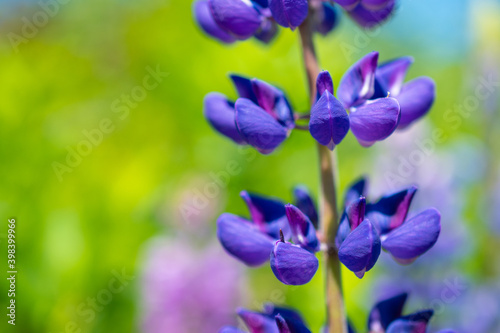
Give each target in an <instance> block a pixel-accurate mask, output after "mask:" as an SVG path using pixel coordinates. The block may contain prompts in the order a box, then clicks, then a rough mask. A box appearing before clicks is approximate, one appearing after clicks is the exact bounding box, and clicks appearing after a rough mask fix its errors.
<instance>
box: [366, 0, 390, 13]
mask: <svg viewBox="0 0 500 333" xmlns="http://www.w3.org/2000/svg"><path fill="white" fill-rule="evenodd" d="M389 1H390V0H361V5H362V6H363V7H365V8H366V9H368V10H371V11H374V10H380V9H383V8H385V7H386V6H387V4H388V3H389Z"/></svg>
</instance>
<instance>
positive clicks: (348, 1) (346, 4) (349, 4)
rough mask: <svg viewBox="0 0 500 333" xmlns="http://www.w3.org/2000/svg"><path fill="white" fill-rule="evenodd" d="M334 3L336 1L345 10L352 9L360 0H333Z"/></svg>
mask: <svg viewBox="0 0 500 333" xmlns="http://www.w3.org/2000/svg"><path fill="white" fill-rule="evenodd" d="M334 1H335V2H336V3H338V4H339V5H340V6H342V8H344V9H345V10H352V9H353V8H354V7H356V6H357V5H358V4H359V2H360V0H334Z"/></svg>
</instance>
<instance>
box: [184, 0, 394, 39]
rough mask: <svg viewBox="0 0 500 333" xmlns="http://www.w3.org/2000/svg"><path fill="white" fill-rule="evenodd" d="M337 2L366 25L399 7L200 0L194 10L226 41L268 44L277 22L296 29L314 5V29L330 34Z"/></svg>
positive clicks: (314, 0)
mask: <svg viewBox="0 0 500 333" xmlns="http://www.w3.org/2000/svg"><path fill="white" fill-rule="evenodd" d="M334 3H337V4H338V5H340V6H341V7H342V8H343V9H344V10H345V11H346V12H347V14H348V15H349V16H350V17H351V18H352V19H353V20H354V21H355V22H356V23H358V24H359V25H360V26H362V27H365V28H371V27H374V26H375V25H377V24H380V23H382V22H384V21H385V20H386V19H387V18H388V17H389V16H390V15H391V13H392V12H393V11H394V8H395V0H335V1H326V0H309V1H308V0H287V1H284V0H197V1H196V2H195V4H194V8H193V12H194V17H195V19H196V21H197V22H198V24H199V26H200V27H201V28H202V29H203V30H204V31H205V32H206V33H207V34H208V35H210V36H211V37H213V38H215V39H217V40H219V41H221V42H223V43H228V44H229V43H233V42H235V41H237V40H246V39H249V38H251V37H255V38H257V39H258V40H260V41H261V42H264V43H266V44H267V43H269V42H271V41H272V40H273V39H274V37H275V36H276V34H277V32H278V27H277V25H280V26H282V27H285V28H290V29H292V30H294V29H295V28H297V27H298V26H299V25H300V24H302V23H303V22H304V20H305V19H306V17H307V16H308V13H309V11H310V8H311V9H312V12H313V14H312V15H311V17H312V24H313V28H314V31H315V32H318V33H320V34H322V35H327V34H328V33H329V32H331V31H332V30H333V29H334V28H335V27H336V25H337V23H338V14H337V11H336V9H335V7H334Z"/></svg>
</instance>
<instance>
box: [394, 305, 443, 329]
mask: <svg viewBox="0 0 500 333" xmlns="http://www.w3.org/2000/svg"><path fill="white" fill-rule="evenodd" d="M433 313H434V312H433V311H432V310H426V311H421V312H417V313H414V314H411V315H408V316H404V317H401V318H399V319H397V320H395V321H393V322H392V323H391V324H390V325H389V327H388V328H387V331H386V333H425V332H427V323H428V322H429V320H430V319H431V317H432V315H433Z"/></svg>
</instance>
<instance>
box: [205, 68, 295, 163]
mask: <svg viewBox="0 0 500 333" xmlns="http://www.w3.org/2000/svg"><path fill="white" fill-rule="evenodd" d="M231 79H232V81H233V83H234V85H235V87H236V90H237V91H238V94H239V96H240V98H238V100H236V103H233V102H231V101H229V100H228V99H227V98H226V97H225V96H224V95H222V94H219V93H209V94H208V95H206V96H205V100H204V111H203V112H204V115H205V117H206V118H207V120H208V121H209V123H210V124H211V125H212V126H213V127H214V129H216V130H217V131H218V132H220V133H221V134H223V135H225V136H226V137H228V138H230V139H231V140H233V141H234V142H236V143H237V144H249V145H251V146H253V147H255V148H256V149H257V150H258V151H259V152H261V153H262V154H269V153H271V152H272V151H273V150H274V149H276V148H277V147H278V146H279V145H280V144H281V143H282V142H283V141H284V140H285V139H286V138H287V137H288V135H289V134H290V131H291V130H292V129H293V128H294V127H295V119H294V113H293V111H292V108H291V106H290V103H289V102H288V99H287V98H286V96H285V94H284V93H283V92H282V91H281V90H280V89H278V88H276V87H274V86H272V85H270V84H268V83H266V82H264V81H261V80H258V79H247V78H245V77H242V76H238V75H231Z"/></svg>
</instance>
